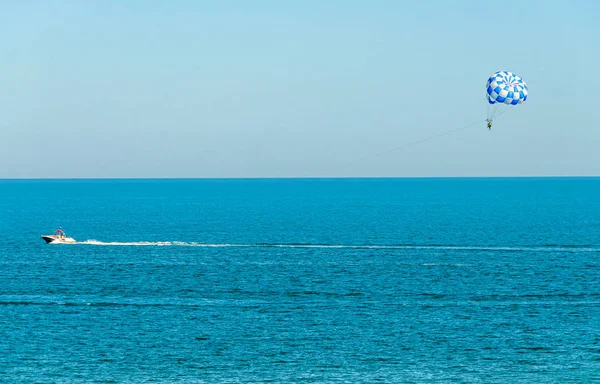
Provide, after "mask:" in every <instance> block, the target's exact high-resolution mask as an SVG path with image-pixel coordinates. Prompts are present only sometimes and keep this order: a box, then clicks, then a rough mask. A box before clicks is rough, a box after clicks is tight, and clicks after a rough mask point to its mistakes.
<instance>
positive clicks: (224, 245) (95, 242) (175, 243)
mask: <svg viewBox="0 0 600 384" xmlns="http://www.w3.org/2000/svg"><path fill="white" fill-rule="evenodd" d="M77 244H83V245H99V246H120V247H125V246H133V247H206V248H231V247H238V248H315V249H382V250H385V249H389V250H393V249H398V250H401V249H407V250H410V249H432V250H456V251H491V252H502V251H505V252H600V248H593V247H568V246H563V247H561V246H531V247H492V246H453V245H343V244H229V243H221V244H212V243H198V242H185V241H134V242H104V241H98V240H86V241H83V242H78V243H77Z"/></svg>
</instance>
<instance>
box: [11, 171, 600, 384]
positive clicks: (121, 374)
mask: <svg viewBox="0 0 600 384" xmlns="http://www.w3.org/2000/svg"><path fill="white" fill-rule="evenodd" d="M58 227H62V229H63V230H64V231H65V232H66V233H67V235H68V236H72V237H74V238H75V239H76V240H77V241H78V243H77V244H45V243H44V241H43V240H42V239H41V238H40V235H42V234H52V233H53V232H54V230H55V229H57V228H58ZM0 230H1V232H2V244H1V245H0V381H2V382H22V383H25V382H41V383H46V382H47V383H55V382H59V383H60V382H86V383H93V382H117V383H122V382H130V383H138V382H157V383H163V382H164V383H195V382H239V383H247V382H282V383H289V382H315V383H317V382H318V383H322V382H347V383H359V382H360V383H362V382H394V383H396V382H400V383H402V382H408V383H431V382H469V383H492V382H493V383H507V382H511V383H526V382H527V383H564V382H594V381H600V179H598V178H491V179H486V178H481V179H468V178H465V179H460V178H459V179H454V178H447V179H427V178H424V179H297V180H294V179H279V180H272V179H271V180H269V179H265V180H259V179H255V180H243V179H238V180H226V179H214V180H0Z"/></svg>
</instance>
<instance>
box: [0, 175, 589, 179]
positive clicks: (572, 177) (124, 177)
mask: <svg viewBox="0 0 600 384" xmlns="http://www.w3.org/2000/svg"><path fill="white" fill-rule="evenodd" d="M599 177H600V175H514V176H511V175H502V176H452V175H451V176H254V177H253V176H245V177H232V176H222V177H198V176H188V177H160V176H159V177H136V176H121V177H119V176H106V177H0V180H303V179H304V180H331V179H340V180H344V179H345V180H349V179H352V180H357V179H552V178H556V179H557V178H562V179H576V178H578V179H581V178H599Z"/></svg>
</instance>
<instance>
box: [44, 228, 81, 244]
mask: <svg viewBox="0 0 600 384" xmlns="http://www.w3.org/2000/svg"><path fill="white" fill-rule="evenodd" d="M42 239H44V241H45V242H46V244H50V243H52V244H56V243H62V244H73V243H76V241H75V239H74V238H72V237H67V234H66V233H65V232H64V231H63V230H62V229H57V230H56V231H54V235H42Z"/></svg>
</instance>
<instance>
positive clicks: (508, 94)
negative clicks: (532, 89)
mask: <svg viewBox="0 0 600 384" xmlns="http://www.w3.org/2000/svg"><path fill="white" fill-rule="evenodd" d="M486 88H487V95H486V96H487V100H488V103H490V104H495V103H503V104H509V105H517V104H521V103H523V102H525V100H527V93H528V91H529V90H528V88H527V84H525V82H524V81H523V79H522V78H521V77H520V76H517V75H515V74H514V73H512V72H508V71H498V72H496V73H494V74H493V75H492V76H490V78H489V79H488V81H487V85H486Z"/></svg>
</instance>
